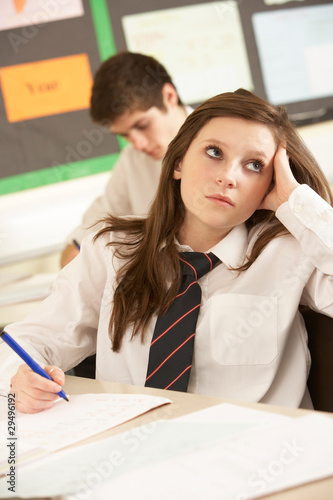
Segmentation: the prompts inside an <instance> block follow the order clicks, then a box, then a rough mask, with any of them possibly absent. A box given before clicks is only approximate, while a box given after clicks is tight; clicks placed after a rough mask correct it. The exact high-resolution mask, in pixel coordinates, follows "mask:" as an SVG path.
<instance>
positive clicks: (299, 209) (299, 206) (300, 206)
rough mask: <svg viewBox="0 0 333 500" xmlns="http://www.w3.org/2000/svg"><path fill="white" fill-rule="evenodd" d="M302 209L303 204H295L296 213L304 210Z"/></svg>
mask: <svg viewBox="0 0 333 500" xmlns="http://www.w3.org/2000/svg"><path fill="white" fill-rule="evenodd" d="M302 210H303V205H296V206H295V212H296V213H298V214H299V213H300V212H302Z"/></svg>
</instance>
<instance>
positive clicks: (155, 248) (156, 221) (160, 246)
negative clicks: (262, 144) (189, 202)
mask: <svg viewBox="0 0 333 500" xmlns="http://www.w3.org/2000/svg"><path fill="white" fill-rule="evenodd" d="M215 117H239V118H242V119H245V120H251V121H255V122H259V123H261V124H265V125H267V126H268V127H269V128H270V130H271V132H272V133H273V135H274V137H275V139H276V143H277V145H278V144H279V143H281V142H282V141H283V142H285V143H286V149H287V154H288V155H289V162H290V166H291V169H292V172H293V174H294V176H295V178H296V180H297V181H298V182H299V183H300V184H308V185H309V186H311V187H312V188H313V189H314V190H315V191H316V192H317V193H318V194H319V195H320V196H321V197H322V198H324V199H325V200H327V201H328V202H329V203H331V204H332V194H331V192H330V188H329V184H328V182H327V180H326V179H325V176H324V175H323V173H322V171H321V169H320V167H319V165H318V164H317V162H316V160H315V159H314V157H313V156H312V154H311V153H310V151H309V150H308V149H307V147H306V146H305V145H304V144H303V142H302V140H301V138H300V137H299V135H298V133H297V132H296V129H295V127H294V126H293V124H292V123H291V122H290V121H289V119H288V116H287V112H286V110H285V109H284V108H283V107H278V106H273V105H271V104H269V103H268V102H266V101H264V100H263V99H260V98H259V97H257V96H255V95H254V94H252V93H250V92H248V91H246V90H243V89H239V90H237V91H236V92H227V93H224V94H220V95H217V96H215V97H213V98H211V99H209V100H207V101H205V102H204V103H203V104H201V105H200V106H199V107H198V108H197V109H195V110H194V111H193V112H192V114H190V115H189V116H188V118H187V119H186V121H185V122H184V124H183V125H182V127H181V128H180V130H179V132H178V134H177V135H176V137H175V138H174V139H173V141H172V142H171V143H170V145H169V147H168V150H167V153H166V155H165V158H164V161H163V167H162V172H161V177H160V182H159V186H158V190H157V193H156V197H155V200H154V202H153V204H152V206H151V209H150V212H149V215H148V217H147V218H145V219H137V218H126V219H123V218H116V217H112V216H110V217H109V218H107V219H106V223H107V225H106V227H105V228H103V229H102V230H101V231H100V232H99V233H98V234H97V236H96V237H98V236H100V235H101V234H103V233H105V232H109V231H121V232H124V233H125V236H124V238H123V239H122V240H121V241H120V242H119V240H118V241H117V243H111V244H112V245H116V248H115V254H116V256H117V257H119V258H121V259H123V260H124V264H123V266H122V267H121V268H120V269H119V271H118V273H117V286H116V290H115V294H114V299H113V304H112V305H111V310H112V312H111V318H110V324H109V332H110V336H111V339H112V342H113V346H112V348H113V350H114V351H118V350H119V349H120V346H121V341H122V338H123V336H124V334H125V331H126V328H127V327H129V326H130V325H132V326H133V336H134V335H136V334H138V333H139V332H140V331H141V335H142V338H143V337H144V333H145V328H146V326H147V324H148V322H149V320H150V318H151V316H152V315H153V314H156V313H157V314H159V313H161V312H162V311H163V310H165V308H166V307H167V306H168V305H169V304H170V301H172V299H173V298H174V297H175V295H176V293H177V290H178V287H179V282H180V266H179V259H178V252H177V248H176V245H175V237H176V236H177V233H178V231H179V229H180V227H181V225H182V223H183V220H184V215H185V207H184V204H183V201H182V199H181V195H180V181H179V180H175V179H174V178H173V173H174V169H175V166H176V165H177V163H178V162H180V161H181V160H182V159H183V158H184V156H185V153H186V151H187V149H188V148H189V146H190V144H191V142H192V141H193V139H194V138H195V137H196V135H197V134H198V132H199V131H200V130H201V129H202V128H203V127H204V125H205V124H206V123H207V122H208V121H209V120H211V119H212V118H215ZM258 223H265V224H264V229H263V230H262V231H261V232H260V236H259V237H258V239H257V241H256V243H255V245H254V247H253V249H252V251H251V253H250V255H248V256H247V261H246V263H245V264H244V265H243V266H241V267H240V268H239V271H240V272H242V271H244V270H246V269H248V268H249V267H250V266H251V264H252V263H253V262H254V261H255V260H256V258H257V257H258V256H259V254H260V253H261V252H262V250H263V248H264V247H265V246H266V245H267V244H268V243H269V242H270V241H271V240H272V239H273V238H276V237H278V236H280V235H282V234H285V233H287V232H288V231H287V229H286V228H285V227H284V226H283V225H282V224H281V223H280V221H279V220H278V219H277V218H276V217H275V214H274V213H273V212H270V211H267V210H257V211H256V212H255V213H254V214H253V215H252V216H251V217H250V218H249V219H248V221H247V222H246V225H247V227H248V229H250V228H252V227H254V226H255V225H256V224H258Z"/></svg>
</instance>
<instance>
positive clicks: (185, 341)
mask: <svg viewBox="0 0 333 500" xmlns="http://www.w3.org/2000/svg"><path fill="white" fill-rule="evenodd" d="M194 335H195V333H192V335H190V336H189V337H188V338H187V339H186V340H184V342H183V343H182V344H180V345H179V346H178V347H177V349H175V350H174V351H172V352H171V353H170V354H169V356H167V357H166V358H165V360H164V361H162V363H161V364H160V365H159V366H158V367H157V368H155V370H154V371H153V372H151V374H150V375H149V376H148V377H147V378H146V382H147V380H149V379H150V378H151V377H152V376H153V375H155V373H156V372H158V370H159V369H160V368H161V367H162V366H163V365H164V363H166V362H167V361H168V359H170V358H171V356H173V355H174V354H175V353H176V352H177V351H179V349H180V348H181V347H183V345H184V344H186V343H187V342H188V341H189V340H191V338H193V337H194ZM186 369H187V368H186ZM179 377H180V375H179ZM179 377H177V378H179ZM175 380H177V379H175ZM172 383H174V382H172Z"/></svg>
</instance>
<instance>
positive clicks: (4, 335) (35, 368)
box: [0, 330, 69, 401]
mask: <svg viewBox="0 0 333 500" xmlns="http://www.w3.org/2000/svg"><path fill="white" fill-rule="evenodd" d="M0 337H1V338H2V340H4V341H5V342H6V344H8V345H9V347H11V348H12V349H13V351H15V352H16V354H18V355H19V356H20V357H21V358H22V359H23V361H24V362H25V363H27V365H28V366H29V367H30V368H31V369H32V370H33V371H34V372H35V373H38V375H41V376H42V377H45V378H48V379H49V380H53V378H52V377H50V375H49V374H48V373H47V372H46V371H45V370H43V368H42V367H41V366H39V364H38V363H36V361H35V360H34V359H32V357H31V356H29V354H28V353H27V352H26V351H25V350H24V349H22V347H21V346H20V345H19V344H18V343H17V342H16V341H15V340H14V339H13V338H12V337H11V336H10V335H9V333H7V332H5V331H4V330H3V331H2V332H1V333H0ZM58 396H60V397H61V398H64V399H66V401H69V399H68V397H67V396H66V393H65V391H63V390H61V391H60V392H58Z"/></svg>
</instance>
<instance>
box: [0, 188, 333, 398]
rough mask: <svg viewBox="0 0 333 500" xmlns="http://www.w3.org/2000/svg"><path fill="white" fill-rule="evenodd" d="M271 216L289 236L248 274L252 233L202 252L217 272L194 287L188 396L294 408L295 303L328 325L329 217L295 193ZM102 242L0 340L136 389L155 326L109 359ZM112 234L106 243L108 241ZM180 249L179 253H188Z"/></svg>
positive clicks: (300, 387) (332, 282)
mask: <svg viewBox="0 0 333 500" xmlns="http://www.w3.org/2000/svg"><path fill="white" fill-rule="evenodd" d="M276 216H277V217H278V218H279V219H280V221H281V222H282V223H283V224H284V225H285V226H286V227H287V228H288V229H289V231H290V232H291V233H292V235H286V236H282V237H278V238H276V239H274V240H272V241H271V242H270V243H269V244H268V245H267V246H266V248H265V249H264V250H263V252H262V253H261V255H260V256H259V257H258V258H257V260H256V261H255V262H254V263H253V264H252V265H251V267H250V268H249V269H248V270H247V271H244V272H242V273H241V274H239V273H237V272H236V271H232V270H230V267H237V266H238V265H240V264H242V263H243V262H244V259H245V255H246V253H247V251H248V248H249V247H251V246H252V245H253V243H254V241H255V239H256V238H257V236H258V232H259V231H260V228H259V227H258V228H255V229H254V230H252V231H251V232H250V234H248V233H247V230H246V228H245V225H240V226H237V227H235V228H234V229H233V230H232V231H231V232H230V233H229V234H228V235H227V237H226V238H224V239H223V240H222V241H220V242H219V243H218V244H217V245H216V246H215V247H213V248H211V249H210V251H212V252H213V253H215V254H216V255H217V256H218V257H219V258H220V260H221V262H222V264H220V265H219V266H217V267H216V268H215V269H214V270H213V271H211V272H210V273H208V274H207V275H206V276H204V277H203V278H201V279H200V280H199V283H200V285H201V288H202V304H201V308H200V313H199V319H198V324H197V330H196V337H195V351H194V359H193V366H192V369H191V375H190V382H189V388H188V390H189V392H193V393H198V394H206V395H213V396H219V397H222V398H230V399H233V400H242V401H255V402H257V401H260V402H264V403H270V404H276V405H284V406H294V407H298V406H299V405H300V404H301V401H302V399H303V396H304V393H305V390H306V381H307V376H308V372H309V367H310V356H309V352H308V348H307V335H306V330H305V327H304V323H303V320H302V318H301V316H300V315H299V313H298V305H299V302H300V301H301V302H302V303H303V304H307V305H309V306H310V307H311V308H313V309H315V310H317V311H321V312H323V313H324V314H327V315H329V316H333V209H332V207H330V206H329V205H328V204H327V203H326V202H325V201H324V200H323V199H322V198H320V197H319V196H318V195H317V194H316V193H315V192H314V191H312V189H310V188H309V187H308V186H306V185H302V186H299V187H298V188H297V189H296V190H295V191H294V192H293V193H292V195H291V196H290V199H289V200H288V202H286V203H284V204H283V205H281V206H280V207H279V209H278V210H277V213H276ZM111 236H112V235H110V233H107V235H104V236H103V237H100V238H99V239H98V240H97V241H96V242H95V243H93V241H92V236H88V237H87V238H86V239H85V240H84V241H83V243H82V247H81V252H80V255H79V256H78V257H76V258H75V259H74V260H73V261H72V262H71V263H70V264H69V265H68V266H66V267H65V268H64V269H63V270H62V271H61V272H60V273H59V276H58V279H57V280H56V282H55V286H54V292H53V293H52V294H51V295H50V296H49V297H48V298H47V299H46V300H45V301H44V302H43V303H42V304H40V306H38V307H37V308H36V310H35V311H33V312H32V313H31V314H30V315H29V316H28V317H27V318H26V319H25V320H24V321H21V322H18V323H15V324H12V325H9V326H8V327H7V328H6V331H8V333H10V334H11V335H13V337H14V338H15V339H16V340H17V341H18V342H19V343H20V344H21V345H22V347H24V348H25V349H26V350H27V351H28V352H29V353H30V355H32V356H33V357H34V358H35V359H36V360H37V361H40V362H42V363H45V364H51V365H56V366H60V367H61V368H62V369H63V370H65V371H66V370H68V369H70V368H71V367H73V366H76V365H77V364H78V363H79V362H80V361H81V360H82V359H84V358H85V357H86V356H89V355H91V354H93V353H94V352H95V349H96V350H97V374H96V376H97V378H98V379H103V380H111V381H114V382H121V383H127V384H134V385H138V386H143V385H144V381H145V377H146V370H147V364H148V355H149V345H150V341H151V337H152V335H153V330H154V325H155V320H156V317H155V318H152V320H151V321H150V324H149V326H148V328H147V330H146V335H145V341H144V342H141V338H140V335H138V336H136V337H135V338H133V339H131V331H130V329H129V330H128V331H127V332H126V335H125V338H124V339H123V345H122V348H121V350H120V352H119V353H115V352H113V351H112V350H111V341H110V338H109V335H108V324H109V319H110V309H111V301H112V296H113V286H114V277H115V272H116V269H117V266H119V265H120V263H119V261H118V260H117V259H116V258H113V257H112V253H113V247H110V246H108V247H106V243H107V242H108V241H109V240H110V237H111ZM116 236H117V235H114V236H113V237H116ZM188 249H189V248H188V247H184V246H183V247H181V246H180V250H188ZM1 344H2V345H0V380H1V381H2V383H3V390H4V391H6V390H8V389H9V382H10V378H11V377H12V375H13V374H14V373H15V372H16V370H17V367H18V366H19V365H20V364H21V363H22V361H21V360H20V359H19V358H18V357H17V355H16V354H14V353H13V352H12V351H11V350H10V348H9V347H8V346H7V345H5V344H4V343H1Z"/></svg>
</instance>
